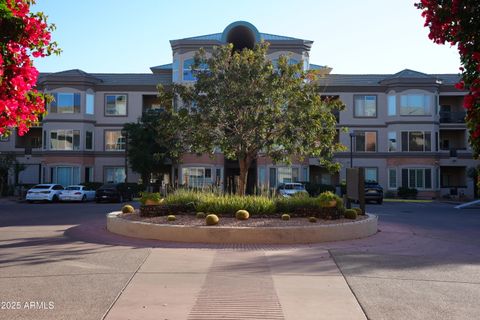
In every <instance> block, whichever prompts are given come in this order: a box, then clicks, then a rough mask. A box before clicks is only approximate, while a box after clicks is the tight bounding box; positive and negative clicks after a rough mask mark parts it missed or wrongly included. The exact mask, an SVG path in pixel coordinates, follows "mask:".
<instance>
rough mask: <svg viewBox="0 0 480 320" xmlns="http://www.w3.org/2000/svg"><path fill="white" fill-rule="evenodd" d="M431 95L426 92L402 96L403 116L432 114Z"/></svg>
mask: <svg viewBox="0 0 480 320" xmlns="http://www.w3.org/2000/svg"><path fill="white" fill-rule="evenodd" d="M430 104H431V103H430V96H429V95H424V94H406V95H401V96H400V114H401V115H402V116H423V115H429V114H430Z"/></svg>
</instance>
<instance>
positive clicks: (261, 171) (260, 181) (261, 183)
mask: <svg viewBox="0 0 480 320" xmlns="http://www.w3.org/2000/svg"><path fill="white" fill-rule="evenodd" d="M264 185H265V167H259V168H258V186H259V187H263V186H264Z"/></svg>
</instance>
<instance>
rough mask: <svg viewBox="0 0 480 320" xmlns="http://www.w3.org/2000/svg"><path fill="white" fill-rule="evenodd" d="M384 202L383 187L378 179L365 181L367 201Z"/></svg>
mask: <svg viewBox="0 0 480 320" xmlns="http://www.w3.org/2000/svg"><path fill="white" fill-rule="evenodd" d="M367 201H376V202H377V203H378V204H382V203H383V188H382V186H381V185H379V184H378V183H377V182H376V181H365V202H367Z"/></svg>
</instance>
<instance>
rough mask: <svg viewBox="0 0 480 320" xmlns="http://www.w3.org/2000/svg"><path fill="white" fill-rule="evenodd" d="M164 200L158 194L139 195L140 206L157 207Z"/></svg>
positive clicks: (143, 193)
mask: <svg viewBox="0 0 480 320" xmlns="http://www.w3.org/2000/svg"><path fill="white" fill-rule="evenodd" d="M163 201H164V200H163V199H162V196H161V195H160V193H158V192H142V193H141V198H140V203H141V204H142V205H144V206H145V205H149V204H150V205H152V204H154V205H158V204H161V203H162V202H163Z"/></svg>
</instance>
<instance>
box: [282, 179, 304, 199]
mask: <svg viewBox="0 0 480 320" xmlns="http://www.w3.org/2000/svg"><path fill="white" fill-rule="evenodd" d="M277 192H278V194H279V195H281V196H283V197H291V196H293V195H294V194H296V193H299V192H305V193H306V194H308V193H307V190H306V189H305V186H304V185H303V184H301V183H296V182H288V183H282V184H281V185H279V186H278V188H277Z"/></svg>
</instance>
